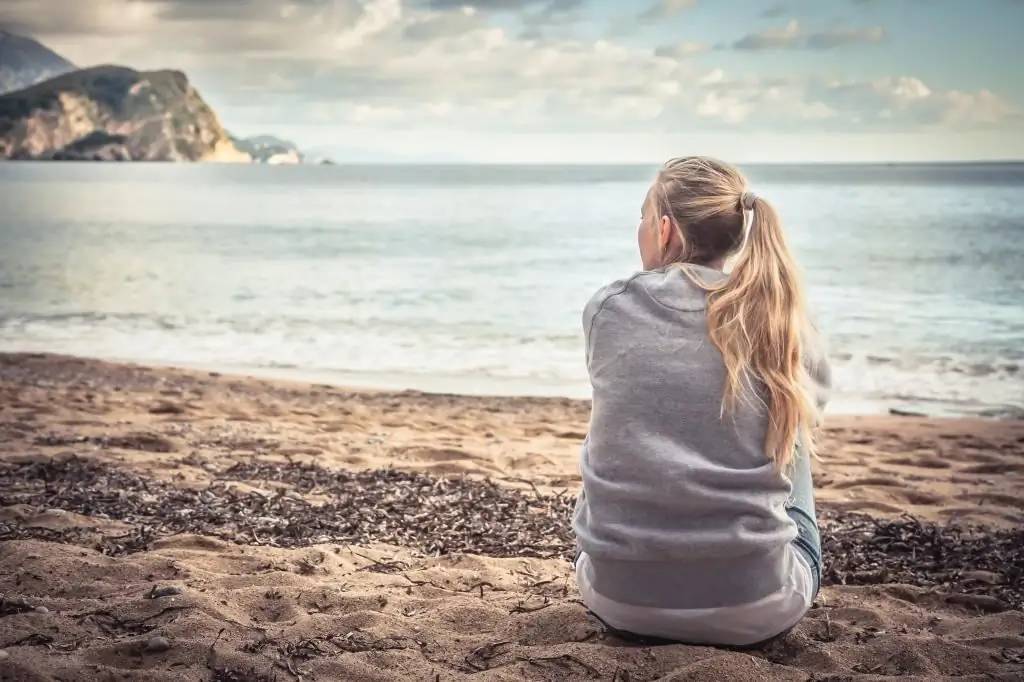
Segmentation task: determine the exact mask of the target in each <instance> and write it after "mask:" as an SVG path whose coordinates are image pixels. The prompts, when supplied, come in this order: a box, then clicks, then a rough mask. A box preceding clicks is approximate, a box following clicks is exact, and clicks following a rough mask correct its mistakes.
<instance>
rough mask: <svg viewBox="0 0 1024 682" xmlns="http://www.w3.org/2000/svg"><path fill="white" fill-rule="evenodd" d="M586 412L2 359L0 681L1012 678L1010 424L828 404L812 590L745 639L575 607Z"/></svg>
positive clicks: (1021, 558) (556, 405) (1014, 606)
mask: <svg viewBox="0 0 1024 682" xmlns="http://www.w3.org/2000/svg"><path fill="white" fill-rule="evenodd" d="M588 409H589V406H588V405H587V404H586V403H585V402H580V401H573V400H567V399H566V400H562V399H534V398H486V397H465V396H446V395H427V394H422V393H412V392H405V393H389V392H370V391H361V392H352V391H345V390H341V389H337V388H330V387H326V386H308V385H300V384H294V383H284V382H270V381H261V380H255V379H248V378H241V377H228V376H219V375H211V374H209V373H204V372H194V371H192V372H189V371H179V370H170V369H156V368H143V367H134V366H129V365H122V364H109V363H103V362H99V361H94V360H86V359H76V358H68V357H59V356H42V355H0V540H2V541H0V680H12V681H19V682H21V681H24V682H29V681H35V680H83V681H87V680H139V681H145V680H221V681H227V680H253V681H256V680H306V681H308V680H358V681H363V680H389V681H390V680H439V681H440V680H461V679H469V678H472V679H476V680H577V679H578V680H587V679H603V680H620V681H625V680H655V679H662V680H810V679H813V680H836V681H838V680H873V679H886V678H887V677H888V676H902V677H904V678H906V679H920V680H941V679H978V680H982V679H986V680H993V679H999V680H1022V679H1024V611H1022V610H1021V609H1022V604H1024V546H1022V545H1024V532H1022V530H1021V529H1022V527H1024V523H1022V519H1024V501H1022V495H1021V493H1022V492H1024V423H1022V422H994V421H970V420H936V419H927V418H916V417H833V418H831V419H830V421H829V423H828V425H827V428H826V430H825V432H824V438H823V447H822V449H823V453H822V461H821V462H818V463H816V471H815V476H816V481H817V484H818V500H819V506H820V508H821V512H822V516H823V536H824V542H825V546H826V555H827V556H826V575H825V583H826V586H825V587H824V589H823V591H822V595H821V597H820V598H819V600H818V602H817V603H816V604H815V608H813V609H812V611H811V612H810V613H809V614H808V616H807V618H806V619H805V620H804V621H803V622H802V623H801V624H800V625H799V626H798V627H797V628H796V629H795V630H794V631H793V632H792V633H790V634H789V635H787V636H786V638H784V639H783V640H781V641H779V642H778V643H776V644H775V645H773V646H772V647H770V648H769V649H767V650H764V651H753V652H743V653H741V652H731V651H723V650H717V649H713V648H708V647H694V646H683V645H672V646H662V647H643V646H632V645H629V644H628V643H625V642H622V641H619V640H617V639H615V638H614V637H611V636H609V635H607V634H605V633H604V632H603V631H602V628H601V626H600V624H599V622H597V621H596V620H595V619H594V618H593V617H592V616H590V615H589V614H588V613H587V610H586V608H585V607H584V606H583V605H582V604H581V603H580V601H579V598H578V593H577V592H576V587H575V583H574V580H573V577H572V570H571V567H570V565H569V562H568V561H567V560H566V555H567V553H568V551H569V550H570V548H571V535H570V534H569V532H568V528H567V525H568V523H567V522H568V519H567V511H568V509H570V508H571V503H572V497H573V495H574V494H575V493H576V491H577V490H578V486H579V475H578V470H577V463H576V456H577V453H578V448H579V442H580V440H581V439H582V437H583V434H584V432H585V429H586V423H587V416H588ZM357 472H364V473H357ZM859 514H868V515H869V516H859ZM438 553H440V554H441V555H440V556H437V554H438ZM842 583H847V584H842Z"/></svg>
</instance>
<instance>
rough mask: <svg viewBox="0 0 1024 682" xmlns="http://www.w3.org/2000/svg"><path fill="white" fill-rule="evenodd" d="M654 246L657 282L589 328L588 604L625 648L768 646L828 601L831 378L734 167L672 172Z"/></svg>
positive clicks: (703, 161) (775, 228)
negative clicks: (817, 441)
mask: <svg viewBox="0 0 1024 682" xmlns="http://www.w3.org/2000/svg"><path fill="white" fill-rule="evenodd" d="M638 241H639V246H640V256H641V258H642V260H643V267H644V270H643V272H640V273H638V274H635V275H633V276H632V277H629V278H627V279H623V280H620V281H618V282H615V283H613V284H610V285H608V286H606V287H604V288H603V289H601V290H600V291H599V292H598V293H597V294H596V295H595V296H594V297H593V298H592V299H591V300H590V302H589V303H588V304H587V306H586V309H585V310H584V313H583V327H584V331H585V334H586V358H587V368H588V370H589V373H590V381H591V384H592V386H593V411H592V414H591V419H590V429H589V432H588V434H587V438H586V440H585V441H584V443H583V449H582V456H581V462H580V466H581V470H582V475H583V492H582V493H581V495H580V498H579V501H578V503H577V507H576V511H575V514H574V518H573V527H574V529H575V531H576V536H577V538H578V543H579V552H578V554H577V561H576V577H577V580H578V582H579V588H580V593H581V595H582V597H583V600H584V602H586V604H587V606H588V607H589V608H590V610H591V611H592V612H593V613H594V614H596V615H597V616H598V617H599V618H600V619H601V620H602V621H604V622H605V624H606V625H607V626H608V627H609V628H610V629H612V630H613V631H617V632H618V633H619V634H622V635H626V636H629V635H634V636H641V637H643V638H647V639H663V640H666V639H667V640H673V641H682V642H689V643H694V644H715V645H725V646H752V645H757V644H760V643H762V642H765V641H766V640H769V639H771V638H773V637H776V636H778V635H780V634H782V633H784V632H786V631H787V630H789V629H790V628H792V627H793V626H794V625H795V624H796V623H797V622H798V621H799V620H800V618H801V617H803V615H804V613H806V612H807V610H808V608H810V605H811V602H812V601H813V600H814V597H815V595H816V594H817V591H818V585H819V582H820V579H821V540H820V536H819V532H818V526H817V521H816V518H815V512H814V493H813V487H812V483H811V470H810V458H811V456H812V455H813V453H814V441H813V438H812V429H813V428H814V427H815V426H816V425H817V423H818V422H819V418H820V411H821V409H823V408H824V405H825V392H826V390H827V388H828V386H829V383H830V377H829V370H828V365H827V363H826V361H825V359H824V353H823V352H822V350H821V349H820V346H819V345H818V344H819V341H818V340H817V338H818V337H817V335H816V334H815V332H814V329H813V328H812V327H811V324H810V322H809V320H808V312H807V307H806V303H805V301H804V292H803V287H802V284H801V279H800V274H799V272H798V270H797V265H796V263H795V261H794V258H793V254H792V253H791V252H790V250H789V247H788V246H787V244H786V240H785V237H784V235H783V232H782V227H781V225H780V223H779V219H778V217H777V215H776V213H775V211H774V209H773V208H772V207H771V205H769V204H768V202H766V201H765V200H764V199H761V198H760V197H757V196H755V195H754V194H752V193H751V192H750V191H749V190H748V188H747V182H746V179H745V178H744V177H743V175H741V174H740V173H739V171H737V170H736V169H735V168H732V167H731V166H729V165H727V164H725V163H722V162H720V161H716V160H714V159H709V158H702V157H687V158H681V159H675V160H672V161H670V162H669V163H668V164H666V165H665V167H664V168H662V170H661V171H660V172H659V174H658V177H657V179H656V180H655V182H654V185H653V186H652V187H651V189H650V190H649V191H648V193H647V198H646V199H645V201H644V203H643V207H642V214H641V220H640V227H639V235H638ZM727 259H728V260H731V261H734V262H735V265H734V267H733V269H732V270H731V273H730V274H726V261H727Z"/></svg>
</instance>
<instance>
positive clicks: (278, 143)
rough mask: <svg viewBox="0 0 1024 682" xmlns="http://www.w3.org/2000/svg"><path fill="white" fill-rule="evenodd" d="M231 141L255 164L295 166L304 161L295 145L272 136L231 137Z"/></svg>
mask: <svg viewBox="0 0 1024 682" xmlns="http://www.w3.org/2000/svg"><path fill="white" fill-rule="evenodd" d="M231 141H232V142H234V143H235V146H236V147H238V148H239V149H240V150H241V151H243V152H245V153H246V154H248V155H249V156H251V157H252V160H253V161H255V162H256V163H267V164H295V163H303V162H304V161H305V156H304V155H303V153H302V152H300V151H299V148H298V147H297V146H296V145H295V143H293V142H289V141H288V140H282V139H281V138H279V137H274V136H273V135H256V136H254V137H243V138H239V137H234V136H232V137H231Z"/></svg>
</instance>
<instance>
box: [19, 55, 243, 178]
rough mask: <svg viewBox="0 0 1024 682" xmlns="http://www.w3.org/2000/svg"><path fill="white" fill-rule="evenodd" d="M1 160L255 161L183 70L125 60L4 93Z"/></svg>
mask: <svg viewBox="0 0 1024 682" xmlns="http://www.w3.org/2000/svg"><path fill="white" fill-rule="evenodd" d="M0 159H61V160H67V159H82V160H130V161H226V162H236V163H238V162H240V163H248V162H250V161H251V160H252V159H251V157H250V156H249V155H248V154H246V153H244V152H242V151H240V150H239V149H238V148H237V147H236V146H235V145H234V143H233V142H232V140H231V138H230V137H229V136H228V134H227V133H226V132H225V131H224V128H222V127H221V124H220V122H219V121H218V120H217V115H216V114H215V113H214V112H213V110H212V109H211V108H210V107H209V105H207V104H206V102H204V101H203V99H202V97H200V96H199V93H198V92H196V90H195V88H193V87H192V86H191V84H189V82H188V78H187V77H186V76H185V74H184V73H182V72H180V71H149V72H145V71H135V70H133V69H130V68H127V67H123V66H97V67H93V68H89V69H82V70H79V71H72V72H70V73H66V74H63V75H61V76H58V77H56V78H52V79H50V80H47V81H44V82H42V83H37V84H35V85H33V86H31V87H29V88H26V89H23V90H18V91H15V92H9V93H7V94H5V95H0Z"/></svg>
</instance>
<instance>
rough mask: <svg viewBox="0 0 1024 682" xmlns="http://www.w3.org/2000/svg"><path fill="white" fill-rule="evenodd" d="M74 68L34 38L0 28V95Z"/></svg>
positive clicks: (74, 67)
mask: <svg viewBox="0 0 1024 682" xmlns="http://www.w3.org/2000/svg"><path fill="white" fill-rule="evenodd" d="M76 68H77V67H76V66H75V65H74V64H72V63H71V62H69V61H68V60H66V59H64V58H63V57H61V56H60V55H59V54H57V53H56V52H54V51H53V50H51V49H50V48H48V47H46V46H45V45H43V44H42V43H40V42H39V41H37V40H33V39H32V38H26V37H24V36H19V35H15V34H13V33H8V32H7V31H2V30H0V95H2V94H3V93H5V92H11V91H14V90H21V89H23V88H27V87H30V86H32V85H35V84H36V83H41V82H43V81H45V80H49V79H50V78H53V77H54V76H60V75H61V74H65V73H68V72H70V71H74V70H75V69H76Z"/></svg>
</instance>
